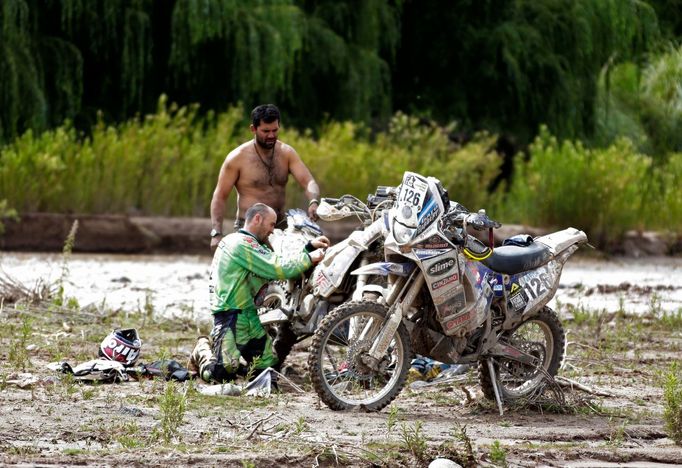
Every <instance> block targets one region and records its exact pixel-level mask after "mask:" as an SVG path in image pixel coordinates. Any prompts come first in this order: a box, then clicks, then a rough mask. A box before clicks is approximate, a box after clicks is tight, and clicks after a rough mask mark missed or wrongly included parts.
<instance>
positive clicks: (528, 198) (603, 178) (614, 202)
mask: <svg viewBox="0 0 682 468" xmlns="http://www.w3.org/2000/svg"><path fill="white" fill-rule="evenodd" d="M529 153H530V154H529V158H528V161H524V160H523V157H522V156H519V157H518V158H517V160H516V166H515V171H516V172H515V176H514V179H513V182H512V186H511V190H510V192H509V194H508V196H507V197H506V199H505V202H504V204H503V206H502V208H501V211H502V212H503V213H504V216H505V217H506V219H507V220H510V221H512V220H513V221H515V222H522V223H527V224H531V225H543V226H565V225H571V226H574V227H577V228H580V229H583V230H586V231H588V234H589V235H590V237H592V238H593V241H595V242H597V243H599V244H603V243H607V242H609V241H613V240H615V239H618V238H619V237H620V236H621V235H622V234H623V233H624V232H625V231H626V230H628V229H655V228H666V229H678V230H679V229H680V228H681V227H682V224H681V223H680V218H679V217H677V218H674V217H673V215H671V216H667V215H665V216H663V213H670V212H672V213H679V209H680V208H679V205H680V203H681V202H680V194H681V193H680V188H679V187H680V184H679V181H680V180H682V163H680V158H679V157H671V158H670V161H669V163H668V164H667V165H665V166H663V167H661V168H654V167H653V165H652V160H651V159H650V158H649V157H647V156H645V155H642V154H640V153H638V152H636V151H635V149H634V147H633V145H632V143H631V142H630V141H629V140H626V139H621V140H618V141H617V142H616V143H614V144H612V145H611V146H609V147H608V148H603V149H590V148H587V147H585V146H584V145H583V144H582V143H580V142H577V143H574V142H570V141H564V142H559V141H558V140H557V139H556V138H554V137H553V136H551V135H550V134H549V133H548V132H547V130H546V129H542V130H541V132H540V135H539V136H538V138H537V139H536V140H535V142H533V144H532V145H531V147H530V152H529Z"/></svg>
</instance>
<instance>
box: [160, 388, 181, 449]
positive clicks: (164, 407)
mask: <svg viewBox="0 0 682 468" xmlns="http://www.w3.org/2000/svg"><path fill="white" fill-rule="evenodd" d="M177 387H178V385H177V384H176V383H175V382H173V381H170V382H168V383H166V388H165V391H164V393H163V395H162V396H161V398H160V399H159V411H160V413H161V423H160V425H159V427H158V428H157V429H156V430H155V434H154V436H155V437H157V438H161V439H163V441H164V442H165V443H167V444H168V443H170V442H171V440H172V439H174V438H176V437H178V435H179V434H178V428H179V427H180V425H181V424H182V421H183V419H184V418H185V409H186V408H187V398H186V396H185V395H184V394H183V393H181V392H180V390H179V389H178V388H177Z"/></svg>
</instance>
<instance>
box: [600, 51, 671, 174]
mask: <svg viewBox="0 0 682 468" xmlns="http://www.w3.org/2000/svg"><path fill="white" fill-rule="evenodd" d="M607 72H608V75H607ZM607 79H608V81H607ZM680 82H682V46H678V47H672V46H669V47H668V48H667V49H666V50H665V51H664V52H663V53H661V54H660V55H656V56H653V55H652V56H651V58H650V61H649V63H648V64H647V65H646V66H644V67H642V68H640V67H638V66H636V65H635V64H633V63H624V64H621V65H618V66H615V67H613V68H612V69H610V68H607V69H605V72H604V74H603V76H602V79H601V81H600V93H599V94H600V97H599V101H598V106H597V118H598V134H597V138H596V141H597V143H600V144H606V143H609V142H611V141H613V140H615V139H616V138H618V136H627V137H628V138H630V139H631V140H632V141H633V142H635V144H636V145H637V146H638V148H640V149H641V150H642V151H644V152H646V153H648V154H651V155H652V156H653V157H654V158H655V159H656V161H657V162H659V163H662V162H665V161H666V160H667V157H668V155H669V154H670V153H672V152H680V151H682V89H681V88H680Z"/></svg>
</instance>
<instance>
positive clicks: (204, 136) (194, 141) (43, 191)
mask: <svg viewBox="0 0 682 468" xmlns="http://www.w3.org/2000/svg"><path fill="white" fill-rule="evenodd" d="M197 110H198V109H197V108H196V107H195V106H190V107H182V108H177V107H176V106H175V105H167V103H166V101H165V99H164V98H162V99H161V100H160V101H159V107H158V111H157V112H156V113H155V114H153V115H148V116H145V117H144V118H143V119H134V120H130V121H128V122H125V123H123V124H121V125H119V126H108V125H105V124H104V123H103V122H102V121H100V122H99V123H98V124H97V125H96V126H95V127H94V128H93V129H92V134H91V136H89V137H84V136H83V135H79V134H77V132H76V130H75V129H74V128H73V126H72V125H71V124H70V123H68V122H67V123H66V124H64V125H63V126H62V127H60V128H58V129H56V130H53V131H49V132H45V133H43V134H40V135H35V134H33V133H32V132H30V131H29V132H27V133H25V134H24V135H23V136H21V137H20V138H18V139H17V140H15V141H14V142H13V143H12V144H10V145H8V146H6V147H5V148H3V149H2V151H1V152H0V161H2V164H1V165H0V194H1V195H0V198H6V199H7V200H8V204H9V206H11V207H13V208H15V209H17V210H19V211H20V212H24V211H51V212H69V211H70V212H85V213H143V214H149V215H152V214H154V215H204V214H206V213H207V212H208V205H209V202H210V199H211V193H212V191H213V188H214V186H215V182H216V180H217V176H218V169H219V167H220V164H221V163H222V161H223V159H224V158H225V155H226V154H227V152H228V151H229V150H230V149H231V147H233V146H235V145H236V144H237V142H238V141H240V140H241V139H243V137H244V136H242V137H241V138H237V136H236V133H237V132H238V129H239V128H241V127H242V117H241V114H242V113H241V111H239V110H237V109H231V110H229V111H227V112H225V113H222V114H220V115H214V114H209V115H208V116H207V117H205V118H203V119H199V118H198V117H197Z"/></svg>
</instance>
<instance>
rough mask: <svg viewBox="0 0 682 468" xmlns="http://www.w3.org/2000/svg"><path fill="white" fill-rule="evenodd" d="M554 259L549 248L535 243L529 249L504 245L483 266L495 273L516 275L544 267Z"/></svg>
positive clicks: (494, 251)
mask: <svg viewBox="0 0 682 468" xmlns="http://www.w3.org/2000/svg"><path fill="white" fill-rule="evenodd" d="M551 258H552V253H551V252H550V251H549V248H548V247H547V246H545V245H542V244H540V243H537V242H534V243H532V244H530V245H528V246H527V247H519V246H516V245H504V246H502V247H497V248H496V249H495V250H493V253H492V255H490V257H488V258H486V259H485V260H483V262H482V263H483V264H484V265H485V266H487V267H488V268H490V269H491V270H493V271H496V272H498V273H504V274H507V275H515V274H516V273H521V272H522V271H528V270H532V269H534V268H537V267H539V266H541V265H544V264H545V263H547V262H548V261H549V260H550V259H551Z"/></svg>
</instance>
